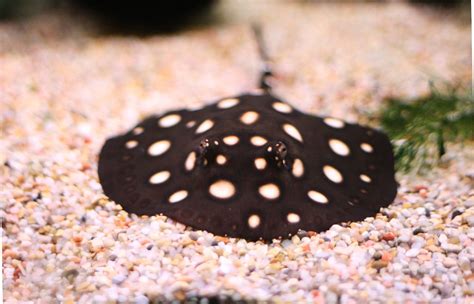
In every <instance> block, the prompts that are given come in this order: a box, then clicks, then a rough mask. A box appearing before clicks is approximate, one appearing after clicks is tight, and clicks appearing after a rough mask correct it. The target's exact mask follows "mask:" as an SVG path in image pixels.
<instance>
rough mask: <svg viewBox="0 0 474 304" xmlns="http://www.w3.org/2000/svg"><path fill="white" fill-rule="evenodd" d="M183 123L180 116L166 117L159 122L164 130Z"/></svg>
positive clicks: (171, 115) (170, 115)
mask: <svg viewBox="0 0 474 304" xmlns="http://www.w3.org/2000/svg"><path fill="white" fill-rule="evenodd" d="M180 121H181V116H180V115H178V114H169V115H166V116H164V117H162V118H160V120H159V121H158V125H159V126H160V127H162V128H170V127H172V126H175V125H176V124H178V123H179V122H180Z"/></svg>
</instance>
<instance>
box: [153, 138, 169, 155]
mask: <svg viewBox="0 0 474 304" xmlns="http://www.w3.org/2000/svg"><path fill="white" fill-rule="evenodd" d="M170 146H171V142H170V141H169V140H160V141H157V142H155V143H153V144H152V145H151V146H150V147H148V154H150V155H151V156H158V155H161V154H163V153H165V152H166V151H168V149H169V148H170Z"/></svg>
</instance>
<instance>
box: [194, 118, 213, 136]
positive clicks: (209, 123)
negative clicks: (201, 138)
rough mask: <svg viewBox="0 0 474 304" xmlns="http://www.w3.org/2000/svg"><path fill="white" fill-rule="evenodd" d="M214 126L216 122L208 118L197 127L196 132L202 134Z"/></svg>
mask: <svg viewBox="0 0 474 304" xmlns="http://www.w3.org/2000/svg"><path fill="white" fill-rule="evenodd" d="M213 126H214V122H213V121H212V120H210V119H206V120H205V121H203V122H202V123H201V124H200V125H199V127H197V129H196V134H201V133H204V132H206V131H209V130H210V129H211V128H212V127H213Z"/></svg>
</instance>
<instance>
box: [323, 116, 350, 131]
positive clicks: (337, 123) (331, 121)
mask: <svg viewBox="0 0 474 304" xmlns="http://www.w3.org/2000/svg"><path fill="white" fill-rule="evenodd" d="M324 123H325V124H327V125H328V126H330V127H333V128H336V129H341V128H343V127H344V126H345V123H344V122H343V121H342V120H340V119H337V118H332V117H327V118H324Z"/></svg>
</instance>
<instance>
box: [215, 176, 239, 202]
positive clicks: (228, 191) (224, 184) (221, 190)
mask: <svg viewBox="0 0 474 304" xmlns="http://www.w3.org/2000/svg"><path fill="white" fill-rule="evenodd" d="M209 193H211V195H212V196H214V197H217V198H220V199H228V198H230V197H232V196H233V195H234V194H235V187H234V185H233V184H232V183H231V182H229V181H227V180H223V179H221V180H218V181H216V182H215V183H213V184H212V185H211V186H210V187H209Z"/></svg>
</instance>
